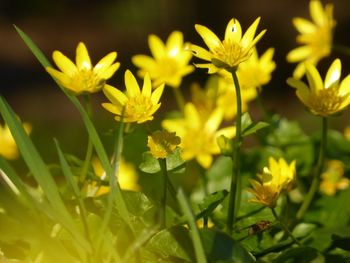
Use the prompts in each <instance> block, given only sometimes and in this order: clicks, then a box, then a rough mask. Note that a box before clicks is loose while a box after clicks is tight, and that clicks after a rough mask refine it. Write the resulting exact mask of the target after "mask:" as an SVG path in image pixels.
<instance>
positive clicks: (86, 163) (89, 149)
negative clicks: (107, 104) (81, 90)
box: [80, 95, 94, 184]
mask: <svg viewBox="0 0 350 263" xmlns="http://www.w3.org/2000/svg"><path fill="white" fill-rule="evenodd" d="M84 99H85V103H86V110H87V113H88V116H89V117H90V119H92V118H93V110H92V103H91V97H90V95H86V96H84ZM93 150H94V148H93V144H92V140H91V138H89V140H88V145H87V149H86V154H85V160H84V163H83V166H82V169H81V175H80V182H81V183H82V184H84V182H85V179H86V176H87V173H88V170H89V165H90V163H91V158H92V154H93Z"/></svg>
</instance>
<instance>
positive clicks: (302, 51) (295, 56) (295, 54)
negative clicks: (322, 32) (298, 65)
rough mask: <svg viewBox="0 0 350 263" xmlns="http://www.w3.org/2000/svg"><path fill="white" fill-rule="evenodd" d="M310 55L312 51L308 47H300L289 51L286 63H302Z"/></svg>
mask: <svg viewBox="0 0 350 263" xmlns="http://www.w3.org/2000/svg"><path fill="white" fill-rule="evenodd" d="M311 53H312V49H311V47H310V46H301V47H298V48H295V49H293V50H291V51H290V52H289V53H288V54H287V61H288V62H291V63H294V62H298V61H302V60H304V59H306V58H307V57H309V56H310V54H311Z"/></svg>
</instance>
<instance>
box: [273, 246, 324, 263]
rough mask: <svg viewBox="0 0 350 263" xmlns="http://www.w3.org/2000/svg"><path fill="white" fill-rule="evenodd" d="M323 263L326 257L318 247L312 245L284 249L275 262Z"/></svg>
mask: <svg viewBox="0 0 350 263" xmlns="http://www.w3.org/2000/svg"><path fill="white" fill-rule="evenodd" d="M285 262H290V263H293V262H294V263H309V262H315V263H323V262H324V258H323V256H322V255H320V254H319V253H318V251H317V249H315V248H312V247H297V248H291V249H288V250H286V251H284V252H283V253H282V254H281V255H280V256H278V257H277V258H276V259H275V260H274V261H273V263H285Z"/></svg>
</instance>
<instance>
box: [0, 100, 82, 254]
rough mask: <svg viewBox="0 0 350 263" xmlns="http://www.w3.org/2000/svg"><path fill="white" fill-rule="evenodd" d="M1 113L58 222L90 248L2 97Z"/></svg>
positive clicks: (45, 168) (48, 172)
mask: <svg viewBox="0 0 350 263" xmlns="http://www.w3.org/2000/svg"><path fill="white" fill-rule="evenodd" d="M0 113H1V114H2V117H3V119H4V120H5V122H6V123H7V125H8V126H9V128H10V130H11V133H12V136H13V138H14V139H15V141H16V143H17V146H18V149H19V151H20V152H21V155H22V157H23V159H24V161H25V162H26V164H27V166H28V168H29V170H30V171H31V173H32V175H33V177H34V178H35V180H36V181H37V182H38V184H39V185H40V187H41V188H42V190H43V192H44V194H45V196H46V198H47V200H48V201H49V203H50V206H52V208H53V209H54V210H55V211H56V215H57V218H56V219H57V221H59V222H61V223H62V224H63V226H65V227H66V228H67V229H68V230H69V231H70V232H71V233H72V234H73V235H74V237H75V238H76V239H77V240H78V241H79V243H80V244H81V245H82V246H84V247H86V248H88V247H89V245H88V243H87V242H86V240H85V239H84V238H83V237H82V236H81V234H80V233H79V232H78V231H76V227H75V223H74V220H73V218H72V217H71V215H70V214H69V212H68V211H67V209H66V207H65V204H64V202H63V200H62V198H61V196H60V194H59V191H58V188H57V186H56V183H55V181H54V180H53V178H52V175H51V173H50V171H49V170H48V168H47V166H46V165H45V163H44V161H43V160H42V159H41V157H40V155H39V153H38V151H37V150H36V148H35V146H34V144H33V143H32V141H31V140H30V138H29V136H28V135H27V133H26V132H25V130H24V128H23V125H22V123H20V121H19V120H18V118H17V117H16V114H15V113H14V112H13V110H12V109H11V107H10V106H9V105H8V104H7V102H6V101H5V99H4V98H3V97H2V96H0Z"/></svg>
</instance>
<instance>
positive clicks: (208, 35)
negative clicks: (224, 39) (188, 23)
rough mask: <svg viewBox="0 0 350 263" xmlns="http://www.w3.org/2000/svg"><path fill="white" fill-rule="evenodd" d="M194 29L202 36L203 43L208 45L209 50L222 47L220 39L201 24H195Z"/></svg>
mask: <svg viewBox="0 0 350 263" xmlns="http://www.w3.org/2000/svg"><path fill="white" fill-rule="evenodd" d="M195 29H196V31H197V32H198V34H199V35H200V36H201V37H202V39H203V41H204V43H205V44H206V45H207V46H208V48H209V50H211V51H212V50H215V49H217V48H222V43H221V41H220V39H219V38H218V37H217V36H216V35H215V34H214V33H213V32H212V31H211V30H210V29H209V28H207V27H205V26H202V25H198V24H197V25H195Z"/></svg>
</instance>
